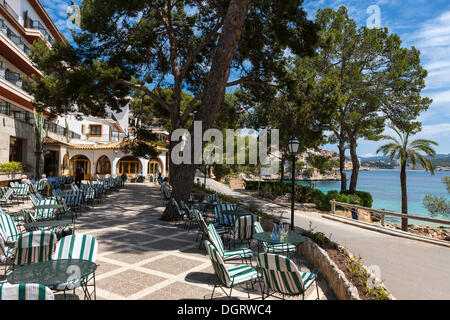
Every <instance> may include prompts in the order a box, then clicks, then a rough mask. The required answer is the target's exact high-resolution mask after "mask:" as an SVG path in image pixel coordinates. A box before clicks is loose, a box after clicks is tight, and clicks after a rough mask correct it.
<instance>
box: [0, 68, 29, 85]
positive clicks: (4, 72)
mask: <svg viewBox="0 0 450 320" xmlns="http://www.w3.org/2000/svg"><path fill="white" fill-rule="evenodd" d="M0 77H2V78H3V79H5V80H6V81H8V82H9V83H12V84H13V85H15V86H16V87H19V88H21V89H23V90H25V84H24V83H23V82H22V78H21V76H20V74H19V73H17V72H12V71H11V70H9V69H4V67H3V66H2V67H0Z"/></svg>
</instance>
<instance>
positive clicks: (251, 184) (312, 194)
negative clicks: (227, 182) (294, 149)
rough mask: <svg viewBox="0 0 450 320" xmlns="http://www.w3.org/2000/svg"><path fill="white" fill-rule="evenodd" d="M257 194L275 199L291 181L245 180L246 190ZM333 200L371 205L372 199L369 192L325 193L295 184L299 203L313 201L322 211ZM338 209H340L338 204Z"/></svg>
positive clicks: (365, 205) (285, 191)
mask: <svg viewBox="0 0 450 320" xmlns="http://www.w3.org/2000/svg"><path fill="white" fill-rule="evenodd" d="M259 183H260V187H259V195H260V196H262V197H265V198H268V199H272V200H273V199H275V198H277V197H279V196H282V195H284V194H286V193H289V194H290V193H291V189H292V183H291V182H280V181H261V182H258V181H246V182H245V189H247V190H258V184H259ZM331 200H335V201H338V202H343V203H354V202H355V201H358V203H359V205H360V206H363V207H368V208H371V207H372V203H373V199H372V195H371V194H370V193H369V192H364V191H356V192H355V194H349V192H348V191H346V192H343V193H340V192H339V191H336V190H331V191H328V192H327V194H325V193H323V192H322V191H320V190H319V189H314V188H311V187H307V186H302V185H298V184H296V185H295V201H296V202H299V203H315V204H316V207H317V209H319V210H322V211H330V210H331V204H330V201H331ZM338 209H342V208H341V207H339V206H338Z"/></svg>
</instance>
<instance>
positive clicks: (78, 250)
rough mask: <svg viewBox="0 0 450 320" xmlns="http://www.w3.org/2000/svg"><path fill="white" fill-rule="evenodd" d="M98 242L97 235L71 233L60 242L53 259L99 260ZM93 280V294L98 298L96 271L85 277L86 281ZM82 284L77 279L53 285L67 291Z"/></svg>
mask: <svg viewBox="0 0 450 320" xmlns="http://www.w3.org/2000/svg"><path fill="white" fill-rule="evenodd" d="M97 251H98V242H97V239H95V237H93V236H90V235H86V234H82V235H70V236H67V237H64V238H61V240H60V241H59V242H58V244H57V246H56V249H55V252H54V253H53V257H52V260H62V259H79V260H87V261H91V262H94V263H95V261H96V260H97ZM90 280H93V282H94V283H93V287H94V291H93V293H92V294H93V295H94V297H95V298H96V290H95V273H93V274H90V275H88V276H87V279H85V281H86V282H89V281H90ZM80 285H81V283H80V280H75V281H72V282H70V283H61V284H59V285H58V286H54V287H51V289H53V290H57V291H64V293H65V291H66V290H72V289H73V290H75V289H76V288H78V287H79V286H80ZM90 295H91V294H90Z"/></svg>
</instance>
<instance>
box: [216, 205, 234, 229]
mask: <svg viewBox="0 0 450 320" xmlns="http://www.w3.org/2000/svg"><path fill="white" fill-rule="evenodd" d="M227 210H236V204H234V203H221V204H217V205H215V206H214V216H215V217H216V222H217V223H219V224H220V225H221V226H224V227H228V228H233V226H234V222H235V217H234V216H233V215H227V214H223V211H227Z"/></svg>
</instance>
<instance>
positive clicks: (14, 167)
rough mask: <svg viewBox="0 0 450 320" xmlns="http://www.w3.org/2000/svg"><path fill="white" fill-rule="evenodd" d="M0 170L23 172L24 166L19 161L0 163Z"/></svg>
mask: <svg viewBox="0 0 450 320" xmlns="http://www.w3.org/2000/svg"><path fill="white" fill-rule="evenodd" d="M0 172H6V173H16V172H24V168H23V165H22V163H20V162H8V163H0Z"/></svg>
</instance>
